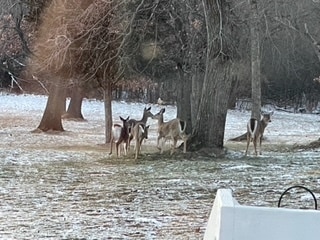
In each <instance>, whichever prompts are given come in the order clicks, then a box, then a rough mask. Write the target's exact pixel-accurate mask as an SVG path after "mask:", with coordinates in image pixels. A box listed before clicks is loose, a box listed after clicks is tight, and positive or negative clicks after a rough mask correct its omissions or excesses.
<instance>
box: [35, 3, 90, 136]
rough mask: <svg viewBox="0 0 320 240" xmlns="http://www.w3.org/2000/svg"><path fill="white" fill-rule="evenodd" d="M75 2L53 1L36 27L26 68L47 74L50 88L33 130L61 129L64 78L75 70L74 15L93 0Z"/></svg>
mask: <svg viewBox="0 0 320 240" xmlns="http://www.w3.org/2000/svg"><path fill="white" fill-rule="evenodd" d="M76 2H77V3H78V1H76ZM76 2H73V1H68V2H65V1H63V0H53V1H52V2H51V4H50V5H49V6H48V8H47V9H46V11H45V12H44V15H43V19H42V24H41V26H40V27H39V31H38V38H37V41H36V42H35V45H34V55H33V56H32V58H31V61H30V64H29V67H30V68H31V70H30V71H31V72H33V73H36V74H37V75H39V76H41V77H44V76H46V77H48V78H49V80H48V82H49V84H50V87H49V97H48V101H47V105H46V109H45V111H44V114H43V116H42V119H41V122H40V124H39V126H38V127H37V129H36V131H45V132H46V131H49V130H53V131H64V129H63V126H62V122H61V115H62V113H64V111H65V98H66V95H65V93H66V91H65V89H66V86H67V85H68V84H69V83H68V81H67V80H68V79H70V78H71V77H73V75H74V72H73V71H76V70H75V68H74V65H75V64H74V63H75V62H76V59H75V52H76V51H77V45H76V44H77V43H76V42H75V41H73V40H74V38H75V37H76V33H75V30H76V29H75V28H76V27H75V26H76V24H77V23H76V17H77V16H78V15H79V14H81V13H82V12H83V11H84V9H86V7H88V5H89V4H90V3H91V2H92V1H85V0H83V1H82V2H81V4H77V3H76ZM75 6H76V7H75ZM66 79H67V80H66Z"/></svg>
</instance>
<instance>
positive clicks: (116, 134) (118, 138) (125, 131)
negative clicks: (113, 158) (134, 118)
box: [109, 117, 130, 157]
mask: <svg viewBox="0 0 320 240" xmlns="http://www.w3.org/2000/svg"><path fill="white" fill-rule="evenodd" d="M120 119H121V121H122V126H121V125H120V124H117V123H115V124H113V126H112V132H111V146H110V153H109V154H110V155H111V154H112V148H113V143H116V152H117V157H119V155H120V149H119V145H120V144H122V145H123V151H124V155H127V150H128V144H129V133H130V129H129V125H128V120H129V117H127V118H126V119H124V118H122V117H120Z"/></svg>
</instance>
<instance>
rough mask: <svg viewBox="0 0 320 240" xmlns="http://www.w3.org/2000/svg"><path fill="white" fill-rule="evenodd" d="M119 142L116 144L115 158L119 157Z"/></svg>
mask: <svg viewBox="0 0 320 240" xmlns="http://www.w3.org/2000/svg"><path fill="white" fill-rule="evenodd" d="M119 144H120V143H119V141H117V142H116V152H117V157H119Z"/></svg>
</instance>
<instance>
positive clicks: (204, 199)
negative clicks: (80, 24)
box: [0, 93, 320, 239]
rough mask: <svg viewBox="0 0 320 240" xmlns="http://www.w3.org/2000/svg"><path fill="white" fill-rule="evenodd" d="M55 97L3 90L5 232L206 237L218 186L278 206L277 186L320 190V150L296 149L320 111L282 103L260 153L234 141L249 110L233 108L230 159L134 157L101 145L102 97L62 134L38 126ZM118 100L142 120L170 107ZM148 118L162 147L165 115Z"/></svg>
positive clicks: (310, 134)
mask: <svg viewBox="0 0 320 240" xmlns="http://www.w3.org/2000/svg"><path fill="white" fill-rule="evenodd" d="M46 100H47V97H46V96H36V95H12V94H6V93H2V94H0V138H1V141H0V159H1V162H0V198H1V202H0V207H1V209H2V211H1V213H0V239H40V238H46V239H202V236H203V232H204V229H205V226H206V221H207V218H208V216H209V212H210V210H211V204H212V202H213V199H214V194H215V191H216V189H217V188H220V187H228V188H232V189H233V190H234V195H235V196H236V197H238V198H239V200H240V202H245V203H246V204H254V205H263V206H268V205H272V206H274V205H275V202H276V199H277V196H278V195H276V194H279V193H280V192H281V191H282V190H283V187H284V186H288V187H289V186H290V185H292V184H306V185H307V186H308V187H311V188H312V189H313V190H314V191H315V193H316V195H317V196H319V194H320V188H319V187H318V186H319V183H320V177H319V176H320V167H319V166H320V157H319V156H318V155H319V154H318V149H312V150H309V151H299V150H296V151H291V147H292V146H294V145H297V144H308V143H310V142H312V141H315V140H317V139H319V137H320V131H319V130H320V122H319V118H320V116H319V115H311V114H290V113H285V112H279V111H275V112H274V115H273V116H272V122H271V123H270V124H269V125H268V127H267V128H266V131H265V137H266V140H265V141H264V142H263V147H262V149H263V150H264V151H263V155H262V156H259V157H258V158H255V157H248V158H244V157H243V154H244V150H245V143H243V142H242V143H234V142H230V141H228V139H230V138H233V137H236V136H239V135H241V134H242V133H244V132H245V129H246V122H247V120H248V119H249V117H250V113H249V112H239V111H235V110H230V111H229V112H228V116H227V123H226V129H225V146H226V147H227V148H228V149H229V153H230V154H229V155H228V156H229V158H228V159H209V160H208V159H186V160H181V159H180V160H177V161H175V160H174V157H173V158H170V159H162V158H159V159H158V160H157V161H154V160H141V161H139V160H138V161H135V160H134V159H133V158H134V155H133V153H131V155H129V157H126V158H119V159H116V158H115V157H114V156H109V155H108V152H109V149H108V147H107V146H104V145H102V144H103V143H104V142H105V137H104V112H103V103H102V102H101V101H94V100H85V101H84V102H83V115H84V117H85V119H86V120H87V121H84V122H73V121H63V126H64V129H65V130H66V131H65V132H63V133H59V134H46V133H31V131H32V130H34V129H35V128H37V126H38V125H39V123H40V120H41V117H42V114H43V111H44V109H45V106H46ZM112 106H113V119H114V121H115V122H120V120H119V116H122V117H127V116H130V117H131V118H135V119H140V118H141V117H142V112H143V108H144V107H146V106H151V107H152V109H151V111H152V113H157V112H158V111H159V110H160V109H161V108H162V107H163V106H158V105H154V104H150V105H145V104H141V103H125V102H113V105H112ZM165 108H166V112H165V114H164V117H165V121H167V120H170V119H172V118H174V117H175V115H176V108H175V107H174V106H165ZM148 124H150V129H151V130H150V134H149V139H148V140H147V142H146V143H144V144H145V145H146V146H147V147H148V150H149V151H150V152H154V153H153V154H158V153H157V149H156V147H155V142H156V129H157V121H155V120H152V119H149V120H148ZM166 148H169V146H168V145H166ZM143 149H144V148H142V151H143ZM251 150H252V147H251ZM279 186H281V187H282V186H283V187H282V188H280V189H279ZM303 199H306V196H303ZM307 199H308V198H307Z"/></svg>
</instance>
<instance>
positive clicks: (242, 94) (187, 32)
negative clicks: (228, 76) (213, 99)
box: [0, 0, 320, 108]
mask: <svg viewBox="0 0 320 240" xmlns="http://www.w3.org/2000/svg"><path fill="white" fill-rule="evenodd" d="M51 2H56V5H57V6H59V4H62V5H63V4H67V5H69V6H70V8H69V10H68V14H66V13H65V14H66V15H65V16H64V17H63V18H64V19H63V20H62V19H60V18H59V17H58V16H53V15H52V14H51V13H50V12H48V10H46V9H47V7H48V6H49V5H50V4H51ZM80 2H81V3H79V1H72V0H71V1H61V2H60V1H58V0H52V1H51V0H27V1H21V0H3V1H1V2H0V7H1V8H0V9H1V10H0V34H1V38H0V50H1V51H0V60H1V62H0V76H1V79H0V87H1V88H8V87H11V86H12V85H11V84H13V86H14V88H15V89H16V90H18V91H21V90H25V91H29V90H33V91H42V92H43V91H44V89H43V87H44V86H47V84H46V82H47V80H48V79H49V78H50V76H46V77H44V78H41V77H39V76H37V75H36V74H35V73H34V72H32V73H30V72H29V73H26V71H25V66H26V63H27V58H28V57H29V56H32V54H35V53H36V52H38V53H40V52H41V51H42V52H44V49H42V48H41V46H40V45H39V44H37V42H38V43H39V41H41V40H40V39H39V38H38V36H39V31H44V30H41V27H40V26H41V23H42V21H43V19H45V18H50V17H51V18H52V22H51V26H52V27H53V25H54V24H57V25H58V24H60V30H59V31H58V30H57V31H56V32H54V31H51V30H50V28H48V29H46V30H47V31H48V34H59V36H60V37H59V38H53V39H51V40H52V41H51V42H50V41H49V42H48V43H47V44H48V46H47V52H46V53H48V48H50V45H51V48H52V49H51V50H52V51H53V49H54V48H57V49H59V50H57V52H55V54H53V52H54V51H53V52H52V55H51V60H52V59H53V58H54V57H58V53H59V54H61V55H59V56H60V57H61V58H62V59H60V60H61V61H60V63H62V62H64V63H66V65H65V66H66V71H65V73H64V74H67V73H68V74H70V72H71V71H73V70H75V72H77V71H78V73H79V74H81V73H80V72H81V71H83V72H90V68H94V67H95V66H98V68H99V67H107V68H108V66H107V65H105V64H104V62H103V61H100V63H102V65H101V64H100V65H99V61H98V60H97V61H95V60H93V59H91V58H90V56H92V57H93V55H94V56H95V58H98V59H99V57H101V58H102V57H106V56H104V54H99V51H100V53H103V49H106V48H105V46H103V45H101V46H97V47H96V49H97V50H99V51H96V52H95V53H94V54H93V52H92V55H90V54H91V53H88V52H86V49H89V48H90V49H91V48H92V43H94V42H91V43H90V42H88V41H87V40H84V39H83V38H78V39H77V37H78V36H77V34H78V35H79V36H81V34H82V33H83V32H84V31H87V33H88V34H91V36H92V40H94V39H95V40H94V41H96V40H97V39H98V38H97V37H94V34H97V35H96V36H98V35H99V34H100V33H99V31H100V30H102V27H105V25H106V24H108V21H109V20H110V19H107V18H106V17H103V16H106V15H108V14H106V15H105V13H106V8H105V4H106V1H102V0H100V1H99V0H96V1H80ZM111 2H112V1H108V4H110V3H111ZM257 2H258V6H259V9H258V11H259V16H260V18H259V21H260V24H259V25H260V45H261V69H262V72H261V78H262V100H263V101H266V100H269V101H270V100H271V101H273V102H275V103H276V104H278V105H280V106H284V107H285V106H297V107H299V106H302V105H304V104H306V105H307V107H308V108H314V107H315V105H316V103H317V101H318V99H319V90H320V89H319V88H320V86H319V83H318V82H315V81H312V80H313V79H314V78H315V77H318V76H319V72H320V69H319V58H318V52H319V49H318V46H319V41H320V30H319V29H318V28H317V27H316V26H317V23H318V16H319V14H318V13H319V9H320V4H319V3H317V2H316V1H307V0H302V1H294V0H290V1H286V2H283V1H279V0H267V1H262V0H261V1H257ZM115 3H117V4H115V6H116V8H117V13H115V12H114V13H112V14H117V18H118V19H117V20H116V19H113V21H114V23H115V24H116V25H117V27H115V28H113V30H114V31H115V32H116V31H118V29H117V28H122V30H121V31H123V32H122V33H123V34H125V35H122V37H124V38H123V39H122V40H121V41H123V42H121V43H114V44H120V46H121V56H122V58H121V60H120V62H119V64H120V65H121V68H122V74H123V75H122V76H123V78H121V79H119V81H117V84H116V85H115V86H114V87H113V91H114V95H113V96H114V97H118V98H125V99H128V100H130V99H131V98H132V99H134V100H140V101H143V100H144V101H151V102H155V101H156V100H157V99H158V97H159V96H160V97H161V98H162V99H165V100H166V101H169V102H175V101H176V100H177V98H179V97H181V93H179V88H180V86H179V81H180V80H181V79H182V78H181V77H189V76H188V75H190V72H191V71H192V72H195V71H196V72H198V76H199V81H201V80H200V79H201V78H203V75H204V65H205V62H204V61H205V57H204V55H205V52H206V47H207V46H206V30H205V28H204V26H205V18H204V10H203V7H202V4H201V2H199V1H194V0H188V1H182V2H181V1H174V0H170V1H165V2H162V1H161V2H158V1H151V0H134V1H129V2H128V1H116V2H115ZM90 4H93V5H92V6H91V7H90V8H89V9H87V7H88V6H89V5H90ZM94 6H95V7H96V9H94ZM59 8H60V10H62V7H59ZM84 9H87V10H85V11H84ZM79 11H83V13H82V14H81V13H80V12H79ZM233 11H234V13H235V14H236V24H237V28H238V29H240V30H239V33H238V34H239V35H238V43H237V44H238V46H241V48H239V49H238V51H240V52H239V53H240V54H241V59H242V61H241V62H238V63H237V64H236V66H235V68H234V69H233V74H234V76H235V79H234V82H233V88H232V91H231V96H230V99H229V107H233V106H234V103H235V100H236V99H237V98H247V97H250V96H251V89H250V85H251V81H250V75H249V74H248V73H249V71H250V56H249V55H250V54H249V53H250V51H249V49H250V46H249V45H248V38H249V36H250V34H249V22H248V21H249V20H250V19H249V18H248V16H249V14H250V12H249V6H248V4H247V3H245V2H243V3H240V4H238V5H237V6H236V8H235V9H234V10H233ZM79 13H80V14H79ZM59 14H61V12H60V13H59ZM86 14H87V16H86ZM88 15H91V16H90V17H89V16H88ZM73 17H74V18H73ZM98 17H99V18H100V19H99V20H100V23H102V21H103V22H104V23H103V25H100V26H99V27H97V26H98V25H94V22H95V21H96V20H97V19H98ZM72 18H73V19H72ZM70 20H72V21H73V23H71V22H70ZM61 21H63V22H61ZM68 21H69V22H68ZM95 23H97V22H95ZM90 24H91V25H90ZM92 24H93V25H92ZM67 25H68V29H67V28H65V27H66V26H67ZM89 28H92V30H93V31H92V32H90V33H89V31H88V29H89ZM57 29H58V28H57ZM64 31H68V34H71V35H72V34H73V36H71V35H66V34H64V33H66V32H64ZM101 34H102V36H103V34H109V35H110V36H111V34H112V33H111V32H109V33H103V32H101ZM70 37H73V38H74V39H77V41H71V42H70ZM118 40H119V39H118ZM68 41H69V43H68ZM52 43H54V44H52ZM70 43H72V44H71V45H68V44H70ZM90 44H91V46H90ZM94 44H95V43H94ZM109 46H110V45H109ZM68 47H69V48H68ZM80 48H81V49H82V50H83V51H82V52H81V53H80V51H77V50H76V49H80ZM67 49H68V50H67ZM71 52H73V53H76V52H78V53H77V54H78V55H76V54H75V55H73V56H74V57H75V58H76V59H77V61H76V63H75V64H74V62H72V61H70V59H69V57H71V55H70V54H71ZM90 52H91V51H90ZM88 54H89V55H90V56H89V55H88ZM114 54H120V52H118V53H114ZM47 56H48V55H47ZM107 58H109V57H107ZM49 59H50V58H48V59H47V60H46V61H44V62H43V65H44V64H46V66H51V67H54V66H53V65H52V64H53V62H52V61H50V60H49ZM71 63H72V68H69V67H67V66H68V64H71ZM92 63H95V64H96V65H95V64H92ZM43 67H44V66H43ZM43 67H42V68H43ZM57 67H59V66H55V67H54V68H57ZM56 70H57V69H56ZM109 70H111V69H109ZM62 72H63V70H62V69H60V71H59V74H60V73H62ZM8 73H10V74H9V75H8ZM11 74H12V75H13V76H14V80H16V81H17V82H16V83H14V82H12V78H11ZM103 74H105V73H102V72H100V73H98V72H96V73H94V75H95V76H93V75H92V74H90V73H89V74H87V73H86V74H85V75H84V76H85V78H87V79H86V80H87V82H86V83H85V85H86V89H87V90H86V92H87V94H91V95H95V96H97V95H99V92H97V91H96V90H94V89H96V87H97V86H98V87H99V85H101V83H99V80H97V79H98V77H97V76H99V75H101V76H103ZM201 76H202V77H201ZM68 77H69V76H68ZM75 78H79V76H76V77H75ZM93 78H95V80H94V81H92V82H91V83H90V84H87V83H88V80H90V79H93ZM179 79H180V80H179ZM123 80H128V81H123ZM182 81H183V80H182ZM146 83H147V84H146ZM17 84H18V85H19V86H20V87H21V89H20V87H18V86H17Z"/></svg>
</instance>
